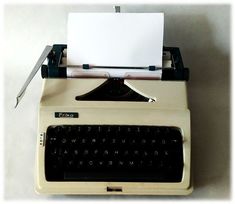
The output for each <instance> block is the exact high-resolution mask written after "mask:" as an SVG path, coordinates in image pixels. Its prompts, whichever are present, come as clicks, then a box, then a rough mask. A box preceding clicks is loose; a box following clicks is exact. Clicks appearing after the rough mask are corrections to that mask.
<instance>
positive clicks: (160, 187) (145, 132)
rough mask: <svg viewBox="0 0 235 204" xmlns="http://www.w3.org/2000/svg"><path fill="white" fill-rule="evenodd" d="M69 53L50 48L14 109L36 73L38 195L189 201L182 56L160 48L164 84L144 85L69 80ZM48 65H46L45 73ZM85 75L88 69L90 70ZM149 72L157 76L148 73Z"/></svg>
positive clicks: (143, 82)
mask: <svg viewBox="0 0 235 204" xmlns="http://www.w3.org/2000/svg"><path fill="white" fill-rule="evenodd" d="M66 48H67V46H66V45H53V47H52V46H47V47H46V48H45V50H44V52H43V54H42V55H41V57H40V58H39V60H38V62H37V63H36V65H35V68H34V70H33V71H32V73H31V74H30V76H29V78H28V80H27V81H26V83H25V85H24V86H23V88H22V89H21V91H20V93H19V94H18V96H17V104H18V102H19V100H20V99H21V98H22V96H23V93H24V92H25V89H26V87H27V86H28V84H29V82H30V81H31V79H32V77H33V76H34V75H35V74H36V72H37V71H38V70H39V68H40V67H41V75H42V78H44V79H43V80H44V81H43V90H42V97H41V102H40V108H39V119H38V135H37V148H36V150H37V151H36V169H35V170H36V171H35V187H36V191H37V192H38V193H41V194H77V195H84V194H87V195H88V194H90V195H187V194H190V193H191V192H192V190H193V186H192V179H191V133H190V111H189V109H188V103H187V87H186V81H187V80H188V77H189V73H188V69H187V68H184V66H183V62H182V59H181V55H180V51H179V49H178V48H171V47H164V55H163V68H161V71H162V75H161V78H158V79H154V78H153V79H146V78H140V77H138V76H137V77H136V76H135V77H127V78H112V77H111V78H110V77H109V78H107V77H106V75H101V76H98V77H95V76H92V77H90V78H89V77H83V78H81V77H80V75H79V77H78V78H69V77H68V75H69V74H71V69H69V67H68V66H66V64H65V63H64V62H65V61H66ZM45 58H47V59H48V63H47V65H42V63H43V61H44V60H45ZM41 65H42V66H41ZM82 68H83V69H87V68H88V69H89V65H83V66H82ZM80 70H81V69H80ZM72 71H73V70H72ZM152 71H156V69H155V67H153V66H150V67H149V72H152ZM145 77H146V75H145Z"/></svg>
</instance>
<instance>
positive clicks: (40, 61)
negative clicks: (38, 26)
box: [15, 45, 52, 108]
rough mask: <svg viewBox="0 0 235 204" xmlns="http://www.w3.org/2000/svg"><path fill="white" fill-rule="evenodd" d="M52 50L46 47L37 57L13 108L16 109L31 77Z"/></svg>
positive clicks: (50, 47)
mask: <svg viewBox="0 0 235 204" xmlns="http://www.w3.org/2000/svg"><path fill="white" fill-rule="evenodd" d="M51 50H52V46H49V45H47V46H46V47H45V49H44V50H43V52H42V54H41V56H40V57H39V59H38V61H37V63H36V64H35V66H34V68H33V70H32V71H31V73H30V74H29V76H28V78H27V80H26V82H25V83H24V85H23V87H22V88H21V90H20V92H19V93H18V95H17V97H16V105H15V108H16V107H17V105H18V104H19V102H20V100H21V99H22V98H23V96H24V93H25V91H26V89H27V87H28V85H29V83H30V82H31V80H32V79H33V77H34V76H35V75H36V73H37V72H38V70H39V69H40V67H41V66H42V64H43V62H44V61H45V59H46V58H47V56H48V54H49V53H50V52H51Z"/></svg>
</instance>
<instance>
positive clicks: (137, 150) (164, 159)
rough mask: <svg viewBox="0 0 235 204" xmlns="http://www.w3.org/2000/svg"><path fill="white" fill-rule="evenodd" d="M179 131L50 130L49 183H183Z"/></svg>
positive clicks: (158, 128)
mask: <svg viewBox="0 0 235 204" xmlns="http://www.w3.org/2000/svg"><path fill="white" fill-rule="evenodd" d="M182 172H183V144H182V135H181V132H180V129H179V128H176V127H166V126H127V125H59V126H49V127H48V129H47V132H46V143H45V176H46V180H47V181H118V182H180V181H181V179H182Z"/></svg>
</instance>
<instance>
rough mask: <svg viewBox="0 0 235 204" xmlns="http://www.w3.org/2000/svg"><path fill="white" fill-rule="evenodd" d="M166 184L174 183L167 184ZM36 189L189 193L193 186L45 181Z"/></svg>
mask: <svg viewBox="0 0 235 204" xmlns="http://www.w3.org/2000/svg"><path fill="white" fill-rule="evenodd" d="M165 184H166V185H168V187H169V185H172V184H167V183H165ZM42 185H43V187H42V188H40V186H37V188H36V189H35V190H36V192H37V193H39V194H63V195H189V194H191V193H192V191H193V187H192V186H189V188H186V189H175V188H174V185H172V189H171V188H167V189H164V188H162V187H159V184H158V183H125V182H54V183H53V182H44V183H43V184H42Z"/></svg>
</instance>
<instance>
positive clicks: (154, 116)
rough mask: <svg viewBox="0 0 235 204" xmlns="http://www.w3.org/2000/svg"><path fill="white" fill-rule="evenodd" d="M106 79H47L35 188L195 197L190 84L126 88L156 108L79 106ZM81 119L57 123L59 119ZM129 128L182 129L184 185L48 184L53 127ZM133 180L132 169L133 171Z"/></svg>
mask: <svg viewBox="0 0 235 204" xmlns="http://www.w3.org/2000/svg"><path fill="white" fill-rule="evenodd" d="M105 81H106V80H105V79H80V80H74V79H59V80H58V79H45V81H44V88H43V95H42V99H41V104H40V113H39V134H38V143H37V160H36V187H37V191H38V192H39V193H52V194H108V195H110V194H133V195H144V194H146V195H158V194H161V195H165V194H169V195H178V194H179V195H184V194H189V193H190V192H191V191H192V188H191V179H190V176H191V174H190V155H191V154H190V144H191V139H190V112H189V110H188V106H187V94H186V84H185V82H162V81H143V80H125V84H126V85H127V86H129V87H131V88H132V89H134V90H136V91H138V92H139V93H141V94H143V95H145V96H146V97H150V98H155V99H156V101H155V102H128V101H125V102H117V101H77V100H76V99H75V98H76V96H78V95H83V94H85V93H87V92H89V91H91V90H93V89H94V88H96V87H97V86H100V85H101V84H103V83H105ZM62 90H63V91H62ZM56 112H59V113H77V114H78V117H77V118H73V117H71V118H70V117H69V116H68V118H66V117H65V118H63V117H61V118H56V117H55V113H56ZM87 124H93V125H127V124H128V125H130V126H136V125H137V126H171V127H178V128H180V131H181V134H182V142H183V163H184V166H183V172H182V180H181V181H180V182H112V181H99V182H97V181H95V182H92V181H70V182H66V181H61V182H57V181H47V179H46V173H45V143H46V138H45V137H46V132H47V129H48V127H49V126H51V125H54V126H56V125H87ZM129 171H130V172H129V173H130V175H131V169H130V170H129Z"/></svg>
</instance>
